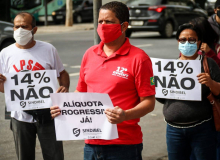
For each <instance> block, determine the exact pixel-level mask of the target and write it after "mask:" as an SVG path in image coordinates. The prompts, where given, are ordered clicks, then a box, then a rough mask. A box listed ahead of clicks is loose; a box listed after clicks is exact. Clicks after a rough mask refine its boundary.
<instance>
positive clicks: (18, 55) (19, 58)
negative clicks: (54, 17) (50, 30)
mask: <svg viewBox="0 0 220 160" xmlns="http://www.w3.org/2000/svg"><path fill="white" fill-rule="evenodd" d="M23 70H31V71H36V70H56V71H57V77H59V76H60V72H62V71H63V70H64V67H63V64H62V62H61V60H60V58H59V56H58V52H57V50H56V48H55V47H54V46H53V45H51V44H49V43H46V42H42V41H36V44H35V45H34V46H33V47H32V48H30V49H20V48H18V47H17V46H16V45H15V44H12V45H10V46H8V47H7V48H5V49H3V50H2V51H1V53H0V73H2V74H5V73H16V72H20V71H23ZM11 117H13V118H15V119H17V120H19V121H23V122H30V123H32V122H34V120H33V116H31V115H30V114H27V113H25V112H23V111H12V112H11Z"/></svg>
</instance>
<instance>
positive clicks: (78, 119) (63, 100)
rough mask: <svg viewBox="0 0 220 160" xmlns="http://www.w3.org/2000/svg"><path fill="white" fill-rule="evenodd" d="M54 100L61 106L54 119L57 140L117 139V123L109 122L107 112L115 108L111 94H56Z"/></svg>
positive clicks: (52, 95)
mask: <svg viewBox="0 0 220 160" xmlns="http://www.w3.org/2000/svg"><path fill="white" fill-rule="evenodd" d="M51 99H52V102H53V105H58V106H59V108H60V109H61V114H60V115H59V116H58V117H56V118H55V129H56V138H57V140H59V141H61V140H62V141H63V140H82V139H105V140H110V139H116V138H118V131H117V126H116V124H111V123H109V122H108V119H107V117H106V115H105V113H104V111H105V109H106V108H113V104H112V102H111V99H110V97H109V95H108V94H101V93H54V94H51Z"/></svg>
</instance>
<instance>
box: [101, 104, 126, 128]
mask: <svg viewBox="0 0 220 160" xmlns="http://www.w3.org/2000/svg"><path fill="white" fill-rule="evenodd" d="M105 114H106V117H107V118H108V121H109V122H110V123H112V124H118V123H121V122H123V121H124V120H125V119H126V115H125V111H124V110H123V109H121V108H120V107H118V106H116V107H114V108H107V109H106V110H105Z"/></svg>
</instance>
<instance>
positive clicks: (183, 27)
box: [176, 23, 202, 41]
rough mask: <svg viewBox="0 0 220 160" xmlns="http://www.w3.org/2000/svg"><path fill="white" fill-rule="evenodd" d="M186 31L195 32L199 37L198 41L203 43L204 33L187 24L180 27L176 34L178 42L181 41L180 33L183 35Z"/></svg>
mask: <svg viewBox="0 0 220 160" xmlns="http://www.w3.org/2000/svg"><path fill="white" fill-rule="evenodd" d="M185 29H191V30H193V31H195V32H196V35H197V37H198V40H199V41H202V33H201V31H200V30H199V29H198V28H196V27H194V25H192V24H190V23H185V24H183V25H181V26H179V28H178V30H177V32H176V39H177V40H178V39H179V36H180V33H181V32H182V31H183V30H185Z"/></svg>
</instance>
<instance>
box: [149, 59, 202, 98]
mask: <svg viewBox="0 0 220 160" xmlns="http://www.w3.org/2000/svg"><path fill="white" fill-rule="evenodd" d="M151 61H152V65H153V72H154V83H155V87H156V97H157V98H166V99H179V100H193V101H201V84H200V83H199V81H198V78H197V75H198V74H200V73H201V61H200V60H173V59H158V58H151Z"/></svg>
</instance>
